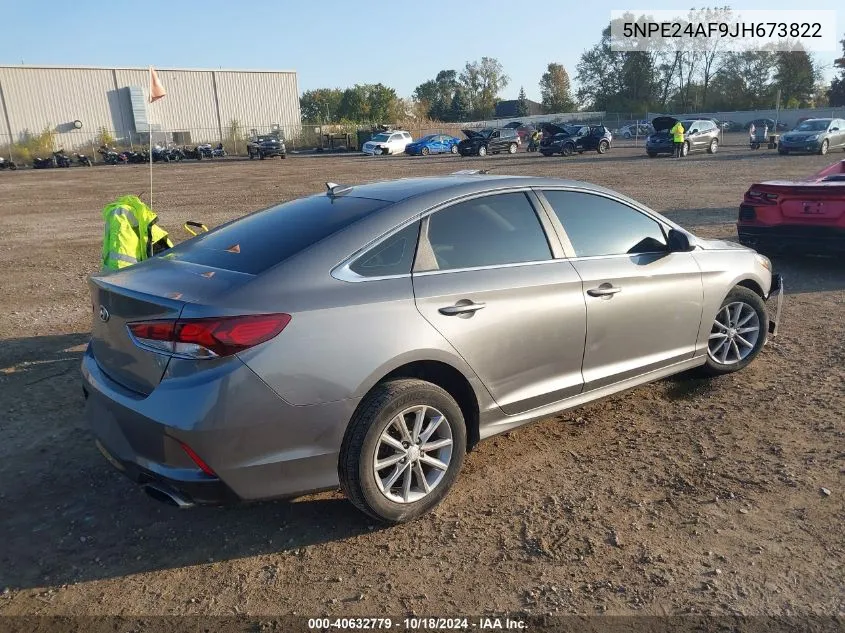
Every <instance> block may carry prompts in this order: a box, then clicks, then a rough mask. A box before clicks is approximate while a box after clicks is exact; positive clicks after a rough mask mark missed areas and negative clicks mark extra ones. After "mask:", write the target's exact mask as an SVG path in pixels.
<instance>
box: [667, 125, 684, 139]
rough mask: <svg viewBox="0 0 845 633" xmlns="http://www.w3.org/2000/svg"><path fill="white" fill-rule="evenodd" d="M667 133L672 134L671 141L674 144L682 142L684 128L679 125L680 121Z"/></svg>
mask: <svg viewBox="0 0 845 633" xmlns="http://www.w3.org/2000/svg"><path fill="white" fill-rule="evenodd" d="M669 132H670V133H671V134H672V140H674V141H675V142H676V143H683V142H684V126H683V125H681V122H680V121H678V122H677V123H675V125H674V126H673V127H672V129H671V130H669Z"/></svg>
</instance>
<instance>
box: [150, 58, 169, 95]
mask: <svg viewBox="0 0 845 633" xmlns="http://www.w3.org/2000/svg"><path fill="white" fill-rule="evenodd" d="M166 94H167V91H166V90H165V89H164V86H162V85H161V82H160V81H159V79H158V73H156V71H155V68H153V67H152V66H150V103H152V102H154V101H158V100H159V99H161V98H162V97H163V96H164V95H166Z"/></svg>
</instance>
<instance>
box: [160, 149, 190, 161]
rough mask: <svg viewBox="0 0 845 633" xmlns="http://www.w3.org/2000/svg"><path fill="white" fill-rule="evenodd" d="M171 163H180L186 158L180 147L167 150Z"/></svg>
mask: <svg viewBox="0 0 845 633" xmlns="http://www.w3.org/2000/svg"><path fill="white" fill-rule="evenodd" d="M165 151H166V152H167V155H168V158H169V160H170V162H174V161H180V160H183V159H184V158H185V152H184V151H182V149H180V148H178V147H168V148H167V149H166V150H165Z"/></svg>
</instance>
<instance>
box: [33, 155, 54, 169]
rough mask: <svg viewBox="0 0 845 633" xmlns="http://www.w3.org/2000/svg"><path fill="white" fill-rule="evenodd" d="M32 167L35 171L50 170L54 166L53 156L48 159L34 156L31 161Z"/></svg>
mask: <svg viewBox="0 0 845 633" xmlns="http://www.w3.org/2000/svg"><path fill="white" fill-rule="evenodd" d="M32 166H33V168H35V169H52V168H53V167H55V166H56V159H55V158H54V157H53V156H50V158H41V157H40V156H36V157H35V159H34V160H33V161H32Z"/></svg>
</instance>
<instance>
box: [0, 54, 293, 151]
mask: <svg viewBox="0 0 845 633" xmlns="http://www.w3.org/2000/svg"><path fill="white" fill-rule="evenodd" d="M156 72H157V74H158V77H159V80H160V81H161V83H162V85H163V86H164V88H165V90H166V91H167V96H165V97H164V98H163V99H159V100H157V101H156V102H155V103H152V104H151V103H149V100H148V94H149V89H150V79H149V69H148V68H94V67H57V66H0V145H5V144H6V143H9V142H12V143H18V142H20V141H21V140H23V139H24V138H25V137H26V136H27V135H31V134H39V133H41V132H43V131H44V130H48V129H49V130H52V131H53V132H54V133H55V135H56V137H55V139H56V145H58V146H60V147H66V148H68V149H71V148H74V147H78V146H84V145H85V144H90V143H92V142H93V140H94V139H95V137H97V136H98V134H99V133H100V132H101V131H102V130H107V131H108V132H109V133H110V135H111V136H112V137H113V138H115V139H117V140H119V141H123V142H132V143H143V144H146V143H147V142H148V135H149V132H150V127H152V130H153V134H154V141H155V142H162V141H165V142H174V143H177V144H179V145H183V144H192V143H203V142H212V143H213V142H222V141H225V140H226V139H227V138H231V137H232V136H233V135H238V136H248V135H250V134H251V133H259V134H266V133H269V132H271V131H273V130H276V129H281V130H282V131H283V132H284V133H285V135H286V136H290V135H292V134H295V133H298V131H299V129H300V112H299V90H298V86H297V77H296V72H295V71H289V70H282V71H273V70H202V69H177V68H156Z"/></svg>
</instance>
